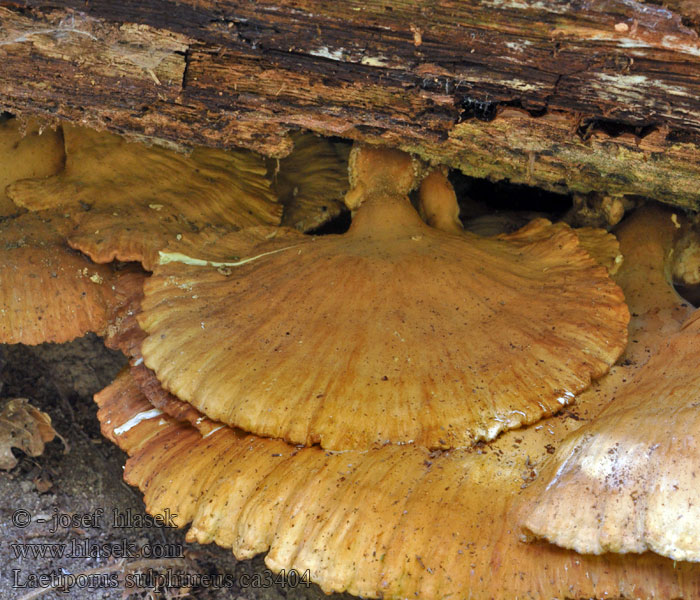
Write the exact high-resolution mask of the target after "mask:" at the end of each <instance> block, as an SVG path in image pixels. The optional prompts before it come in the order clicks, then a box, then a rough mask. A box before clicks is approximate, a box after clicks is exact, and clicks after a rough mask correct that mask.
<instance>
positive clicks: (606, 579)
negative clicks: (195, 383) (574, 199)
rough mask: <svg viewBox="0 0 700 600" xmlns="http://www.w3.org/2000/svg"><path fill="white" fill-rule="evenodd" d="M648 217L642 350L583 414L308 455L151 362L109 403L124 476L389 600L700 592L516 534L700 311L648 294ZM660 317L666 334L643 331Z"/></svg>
mask: <svg viewBox="0 0 700 600" xmlns="http://www.w3.org/2000/svg"><path fill="white" fill-rule="evenodd" d="M647 217H648V214H644V213H641V214H640V215H639V218H638V219H636V218H635V215H632V217H631V218H630V221H629V224H628V226H627V227H626V228H625V231H623V232H621V236H620V241H621V245H622V248H623V252H625V251H626V249H627V248H628V246H629V247H630V248H631V247H632V246H633V245H634V244H635V243H636V238H637V236H638V235H640V234H641V235H643V236H644V237H645V238H648V239H650V240H653V243H650V244H649V246H648V248H649V249H650V250H651V252H649V253H647V254H645V253H641V254H639V255H637V256H635V261H636V263H637V264H636V265H635V264H633V263H632V262H631V261H629V260H628V261H625V263H623V265H622V267H621V271H620V273H619V274H618V280H622V281H624V282H625V285H623V289H624V291H625V293H626V295H627V297H628V299H629V301H630V302H631V303H632V304H633V305H634V306H637V307H638V309H639V312H638V313H635V315H634V316H633V318H632V320H631V324H630V329H631V331H632V332H634V336H635V338H634V339H636V340H637V341H638V343H637V344H632V345H631V346H630V348H629V349H628V350H627V353H626V357H627V359H626V360H625V362H624V363H623V364H621V365H617V366H615V367H614V372H612V373H611V374H609V375H607V376H606V377H605V378H603V379H601V380H600V381H599V382H598V383H597V384H596V386H595V387H594V388H591V389H589V390H587V391H586V392H584V393H583V394H581V395H580V396H579V397H578V398H577V402H576V404H575V405H574V406H573V407H572V408H571V409H570V410H567V411H564V412H562V413H560V414H557V415H554V416H552V417H549V418H547V419H545V420H542V421H540V422H539V423H538V424H536V425H533V426H530V427H527V428H524V429H519V430H515V431H509V432H506V433H504V434H503V435H501V436H500V437H499V438H497V439H496V440H494V441H493V442H491V443H490V444H484V445H478V446H477V447H474V448H471V449H463V450H450V451H446V452H445V451H431V450H430V449H427V448H422V447H420V446H417V445H415V444H407V445H388V446H384V447H382V448H374V449H371V450H369V451H356V450H351V451H347V452H340V453H336V452H327V451H324V450H322V449H320V448H318V447H309V448H300V447H298V446H292V445H290V444H288V443H285V442H283V441H281V440H276V439H269V438H260V437H257V436H255V435H249V434H246V433H245V432H242V431H240V430H234V429H232V428H230V427H226V426H222V424H219V425H218V426H217V425H216V424H215V423H212V422H211V421H210V420H209V419H206V418H205V417H204V416H203V415H200V416H197V414H196V412H193V411H192V407H189V406H187V405H186V404H185V403H183V402H181V401H179V400H178V399H176V398H174V397H172V396H169V394H167V392H165V391H164V390H162V389H161V388H160V386H159V384H158V382H157V381H156V379H155V377H154V375H153V374H152V373H150V374H149V372H148V370H147V369H145V368H144V367H143V365H141V364H139V366H138V367H137V369H138V373H137V372H135V371H134V370H132V371H131V372H130V371H124V372H123V373H122V374H121V375H120V377H119V378H118V380H117V381H115V382H114V383H113V384H112V385H111V386H109V387H108V388H106V389H105V390H103V391H102V392H101V393H100V394H98V395H97V396H96V401H97V402H98V403H99V404H100V412H99V417H100V421H101V423H102V428H103V431H104V433H105V435H107V436H108V437H110V439H112V440H114V441H115V442H116V443H117V444H119V445H120V446H121V447H122V448H123V449H124V450H125V451H126V452H127V453H128V454H129V455H130V458H129V460H128V462H127V465H126V469H125V478H126V480H127V481H128V482H129V483H131V484H133V485H137V486H138V487H139V488H140V489H141V490H142V491H143V493H144V497H145V501H146V505H147V508H148V511H149V512H151V513H153V514H158V513H162V512H163V511H164V510H165V509H166V508H169V509H170V510H171V512H172V513H177V515H178V517H177V519H178V521H177V523H178V525H180V526H184V525H186V524H187V523H189V522H191V523H192V525H191V528H190V529H189V531H188V534H187V537H188V539H189V540H191V541H197V542H200V543H208V542H216V543H217V544H219V545H221V546H223V547H227V548H228V547H230V548H232V550H233V552H234V553H235V554H236V556H237V557H239V558H249V557H251V556H253V555H254V554H257V553H259V552H265V551H268V555H267V557H266V562H267V564H268V566H269V567H270V568H271V569H273V570H281V569H286V570H289V569H297V570H300V571H303V570H306V569H310V572H311V576H312V579H313V581H315V582H317V583H318V584H319V585H320V586H321V587H322V588H323V589H324V591H326V592H331V591H349V592H351V593H353V594H357V595H362V596H364V597H383V598H387V599H388V598H407V597H420V598H426V599H430V598H447V597H470V598H472V599H474V600H481V599H483V600H487V599H488V600H494V599H496V600H505V599H511V598H545V597H546V598H551V597H557V598H564V597H572V598H579V597H581V598H583V597H585V598H607V597H621V598H651V597H659V598H676V597H687V598H693V597H696V596H697V595H698V594H700V571H699V570H698V569H699V567H698V566H697V565H695V564H692V563H688V562H679V563H674V561H672V560H670V559H668V558H665V557H661V556H656V555H654V554H651V553H646V554H643V555H606V556H590V555H579V554H577V553H575V552H573V551H567V550H564V549H561V548H557V547H556V546H553V545H551V544H548V543H546V542H535V543H532V544H524V543H522V542H521V541H520V534H519V530H518V526H517V523H518V521H517V516H518V514H519V511H521V510H522V503H523V501H524V500H527V499H528V498H529V497H530V490H531V489H532V487H528V484H529V483H530V482H531V481H532V479H533V477H536V473H537V471H538V470H539V469H540V468H541V465H542V464H543V463H544V460H545V458H546V457H548V456H549V455H550V452H551V450H552V449H553V447H554V446H556V445H559V444H560V443H562V440H564V439H565V438H566V436H567V435H568V434H569V433H571V432H572V431H575V430H576V429H577V428H579V427H581V425H583V424H584V423H585V422H586V421H587V420H589V419H592V418H594V417H595V416H596V415H597V414H598V413H599V412H600V410H601V409H602V408H603V407H604V406H605V405H606V404H607V403H608V402H609V401H610V399H611V398H613V397H615V396H617V395H618V394H619V391H620V389H622V387H623V386H624V382H625V379H628V378H630V377H631V375H632V374H633V373H635V372H637V371H638V370H639V369H640V368H641V367H642V365H643V364H644V362H645V361H646V359H647V356H648V353H647V352H646V349H647V348H650V347H655V345H656V344H658V343H660V341H661V340H663V337H664V334H663V333H662V332H667V331H672V330H677V329H678V328H680V321H682V319H683V318H685V315H687V314H689V311H690V310H691V309H690V308H689V307H687V305H685V304H684V303H683V301H682V299H680V298H678V297H677V296H675V295H674V293H673V289H672V288H671V287H670V286H669V285H668V284H666V287H667V288H668V291H669V293H668V295H665V294H663V293H661V292H662V290H661V289H659V288H658V287H656V288H651V289H650V288H649V287H646V286H644V285H643V283H644V282H645V281H647V280H649V278H650V274H652V273H653V272H656V271H658V270H659V269H660V275H659V277H660V278H663V277H664V269H665V268H666V267H667V259H668V256H669V254H670V253H669V250H670V249H671V247H672V244H671V243H670V242H671V241H672V239H671V238H669V236H668V235H666V234H667V232H666V231H664V230H663V228H662V229H659V228H657V229H654V228H653V227H652V228H648V227H647V226H648V225H649V224H650V223H652V221H651V220H648V219H647ZM625 286H626V287H625ZM650 315H651V316H652V318H653V319H654V321H653V322H654V323H655V325H656V327H646V326H645V324H646V323H649V322H650V321H649V317H650ZM126 329H128V330H129V331H130V332H131V335H132V336H135V337H139V336H141V337H142V336H143V335H144V334H143V333H139V332H138V331H137V330H136V329H135V328H134V327H133V326H129V325H127V326H126ZM128 345H129V347H131V348H137V346H138V343H134V342H133V341H132V342H130V343H129V344H128ZM132 357H133V358H135V361H134V362H135V363H140V360H139V358H140V357H139V356H138V354H134V355H132ZM147 398H148V399H147ZM154 404H155V405H157V406H158V407H159V408H158V409H157V410H154ZM170 415H174V416H175V417H176V418H172V417H171V416H170Z"/></svg>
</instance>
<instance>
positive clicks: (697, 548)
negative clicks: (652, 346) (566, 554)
mask: <svg viewBox="0 0 700 600" xmlns="http://www.w3.org/2000/svg"><path fill="white" fill-rule="evenodd" d="M698 365H700V311H697V312H696V313H695V314H694V315H693V316H692V317H691V319H690V320H689V321H688V322H687V324H686V325H685V326H684V327H683V329H682V330H681V331H680V332H678V333H676V334H675V335H673V336H671V337H670V338H669V339H668V341H667V342H666V343H665V344H664V345H663V347H662V349H661V350H660V351H659V352H658V353H657V354H656V355H655V356H654V357H653V358H652V359H651V360H649V362H647V364H646V365H645V366H644V368H643V369H642V370H641V371H640V372H639V373H638V374H637V376H636V377H635V378H634V380H633V381H631V382H629V383H628V385H627V386H626V387H625V388H624V389H623V390H622V393H621V394H619V396H617V397H615V398H614V399H613V400H612V402H610V404H609V405H608V407H607V408H606V410H605V411H603V412H602V413H601V414H600V415H599V416H598V417H597V418H596V419H595V420H593V421H592V422H591V423H589V424H587V425H586V426H585V427H582V428H581V429H579V430H578V431H576V432H575V433H573V434H572V435H570V436H569V437H568V438H567V439H566V440H564V442H563V444H562V445H561V447H560V448H559V449H558V451H557V453H556V454H555V455H554V457H553V460H552V461H551V464H550V465H548V467H547V469H546V471H545V472H543V473H542V475H541V478H540V481H539V482H538V485H537V494H536V495H535V497H534V498H533V500H532V502H531V504H530V505H528V506H527V507H526V508H525V510H524V511H523V512H524V516H523V526H524V528H525V530H526V531H527V532H528V533H529V534H530V535H534V536H536V537H538V538H539V537H542V538H545V539H547V540H549V541H550V542H553V543H555V544H557V545H559V546H563V547H565V548H572V549H574V550H576V551H577V552H583V553H592V554H602V553H604V552H645V551H647V550H652V551H654V552H657V553H659V554H662V555H664V556H668V557H670V558H673V559H674V560H692V561H700V481H699V478H700V410H699V409H698V406H699V405H700V378H699V377H698Z"/></svg>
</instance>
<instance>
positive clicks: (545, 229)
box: [139, 151, 629, 450]
mask: <svg viewBox="0 0 700 600" xmlns="http://www.w3.org/2000/svg"><path fill="white" fill-rule="evenodd" d="M390 158H391V160H392V165H393V164H396V163H401V162H402V161H403V163H404V165H403V166H404V167H406V166H407V167H408V168H411V167H410V165H411V161H410V160H409V159H405V158H404V156H401V155H399V156H396V155H395V152H394V151H392V154H391V156H390ZM395 159H396V160H395ZM377 162H378V164H381V163H380V162H379V161H377ZM390 172H393V171H391V170H390ZM392 181H394V180H390V179H387V177H385V176H374V177H373V178H370V179H369V183H368V184H367V185H366V186H365V189H368V190H372V189H375V190H376V189H380V190H382V191H381V192H380V193H379V194H374V193H369V194H368V195H366V196H363V198H362V199H361V200H362V202H361V204H362V206H361V207H360V208H359V209H358V210H357V213H356V215H355V217H354V220H353V223H352V226H351V228H350V230H349V231H348V233H346V234H344V235H329V236H324V237H321V238H309V237H307V236H303V235H301V234H295V233H294V232H290V231H286V232H285V233H284V234H283V235H282V238H281V239H268V240H262V241H261V242H260V243H258V244H257V245H251V246H250V247H249V249H248V250H247V251H245V252H242V248H241V243H240V237H239V234H238V233H234V234H229V235H228V236H226V237H224V238H221V240H220V242H219V245H218V249H219V251H220V253H221V255H222V256H230V255H231V254H233V255H236V256H238V257H239V258H238V259H237V260H234V261H229V262H227V261H226V260H225V259H222V260H220V261H211V260H209V261H208V262H207V261H199V262H200V264H195V263H197V262H198V261H196V260H193V257H189V258H188V257H180V260H182V261H184V262H181V263H175V262H173V263H170V264H166V265H163V266H161V267H159V268H157V269H156V273H155V275H154V277H152V278H151V279H149V281H148V282H147V283H146V285H145V300H144V303H143V308H144V312H143V314H142V315H140V317H139V318H140V323H141V326H142V327H143V328H144V329H145V330H146V331H147V332H148V333H149V337H148V338H147V339H146V341H145V342H144V344H143V355H144V359H145V362H146V364H147V366H149V367H150V368H152V369H153V370H155V372H156V374H157V376H158V378H159V380H160V381H161V382H162V383H163V385H164V387H165V388H166V389H168V390H169V391H170V392H172V393H173V394H175V395H176V396H177V397H179V398H180V399H182V400H185V401H187V402H189V403H191V404H192V405H193V406H195V407H196V408H197V409H198V410H200V411H201V412H203V413H204V414H206V415H207V416H209V417H210V418H212V419H213V420H216V421H221V422H223V423H227V424H229V425H232V426H237V427H240V428H242V429H244V430H246V431H251V432H253V433H256V434H258V435H265V436H271V437H280V438H284V439H286V440H288V441H291V442H294V443H301V444H307V445H308V444H313V443H320V444H321V445H322V446H323V447H324V448H328V449H336V450H341V449H342V450H344V449H349V448H368V447H370V446H372V445H374V444H383V443H386V442H394V443H399V442H411V441H413V442H415V443H417V444H422V445H425V446H428V447H459V446H467V445H471V444H473V443H474V442H475V441H478V440H489V439H493V438H494V437H495V436H496V435H498V433H499V432H501V431H503V430H505V429H508V428H513V427H518V426H520V425H522V424H525V423H531V422H533V421H536V420H538V419H540V418H541V417H542V416H543V415H547V414H552V413H553V412H556V411H557V410H559V409H560V408H561V407H562V405H565V404H568V403H569V402H570V401H571V400H572V399H573V397H574V395H575V394H576V393H578V392H579V391H581V390H583V389H585V388H586V387H587V386H588V385H589V383H590V380H591V378H592V377H600V376H601V375H602V374H603V373H605V372H606V371H607V370H608V369H609V367H610V365H611V364H613V363H614V361H615V359H616V358H617V357H618V356H619V354H620V353H621V352H622V349H623V348H624V346H625V343H626V333H627V330H626V326H627V321H628V318H629V315H628V312H627V308H626V306H625V304H624V301H623V297H622V292H621V291H620V289H619V288H618V287H617V286H616V285H615V284H614V283H613V282H612V281H611V280H610V279H609V278H608V276H607V273H606V272H605V270H604V269H602V268H600V267H599V266H597V265H596V264H595V263H594V262H593V260H591V259H590V257H589V256H588V254H587V253H586V252H584V251H583V250H581V249H580V247H579V244H578V240H577V238H576V236H575V235H574V234H573V233H571V231H570V230H569V229H568V228H567V227H566V226H564V225H561V226H559V225H556V226H553V225H551V224H550V223H549V222H547V221H544V220H540V221H537V222H535V223H533V224H531V225H530V226H528V227H527V228H525V229H523V230H521V231H519V232H516V233H515V234H512V235H510V236H501V237H499V238H497V239H483V238H479V237H478V236H474V235H466V234H461V235H449V234H446V233H443V232H441V231H438V230H435V229H433V228H431V227H428V226H427V225H425V224H424V223H423V222H422V221H421V220H420V218H419V216H418V214H417V213H416V212H415V210H414V209H413V208H412V207H411V205H410V203H409V201H408V199H407V198H405V197H401V196H398V195H396V194H390V193H388V192H387V191H386V190H388V189H390V186H391V185H392ZM377 182H379V184H378V186H377V185H376V184H377ZM400 187H401V189H405V187H406V186H404V185H403V184H401V186H400ZM207 252H208V253H209V254H208V255H209V257H210V258H211V249H209V250H207ZM185 262H189V263H191V264H185Z"/></svg>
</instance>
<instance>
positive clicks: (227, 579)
mask: <svg viewBox="0 0 700 600" xmlns="http://www.w3.org/2000/svg"><path fill="white" fill-rule="evenodd" d="M125 363H126V360H125V358H124V357H123V356H122V355H121V354H120V353H118V352H112V351H110V350H108V349H106V348H105V347H104V345H103V344H102V341H101V340H100V339H99V338H98V337H96V336H94V335H88V336H86V337H84V338H81V339H78V340H75V341H74V342H71V343H69V344H60V345H59V344H42V345H39V346H33V347H30V346H23V345H7V346H2V345H0V402H2V399H6V398H15V397H23V398H27V399H29V401H30V402H31V403H32V404H33V405H34V406H36V407H37V408H39V409H41V410H43V411H45V412H47V413H48V414H49V415H50V416H51V419H52V421H53V426H54V428H55V429H56V431H57V432H58V433H59V434H60V435H61V436H63V437H64V438H65V439H66V441H67V443H68V445H69V449H68V451H67V452H66V451H64V447H63V445H62V443H61V442H60V441H59V440H55V441H53V442H50V443H49V444H48V445H47V447H46V450H45V452H44V454H42V455H41V456H38V457H35V458H32V457H29V456H25V455H24V454H23V453H21V452H16V454H17V456H19V457H21V458H20V461H19V464H18V465H17V466H16V467H15V468H14V469H12V470H11V471H9V472H7V471H0V561H1V562H2V568H1V569H0V597H1V598H3V599H8V600H15V599H17V600H19V599H25V598H26V599H27V600H28V599H29V598H37V597H40V598H74V599H76V600H83V599H87V598H90V599H95V598H109V599H136V598H149V599H152V600H159V599H170V598H195V599H210V598H217V599H218V598H233V599H236V600H252V599H265V600H284V599H289V600H302V599H303V600H306V599H310V600H316V599H319V598H321V597H324V598H325V597H326V596H325V595H324V594H323V592H321V590H320V589H319V588H318V587H317V586H315V585H310V586H307V585H304V584H301V583H298V582H295V581H293V580H292V578H289V580H288V581H287V582H284V581H277V582H275V581H274V580H273V578H274V577H275V576H274V575H272V574H271V573H270V572H269V571H267V570H266V567H265V564H264V562H263V559H262V557H257V558H256V559H254V560H252V561H236V559H235V558H234V557H233V555H232V553H231V552H230V551H229V550H225V549H223V548H219V547H217V546H214V545H209V546H200V545H198V544H188V543H186V542H185V534H184V531H183V530H175V529H169V528H160V527H155V528H153V527H151V528H147V527H133V528H115V527H114V526H113V525H114V515H113V511H114V510H115V509H116V510H117V511H118V512H120V513H122V514H125V513H126V511H127V510H129V509H130V510H131V512H132V514H134V515H143V514H145V510H144V505H143V502H142V500H141V494H140V493H139V491H138V490H136V489H133V488H131V487H129V486H128V485H127V484H125V483H124V482H123V481H122V468H123V465H124V463H125V461H126V454H124V453H123V452H122V451H121V450H119V449H118V448H117V447H116V446H114V445H113V444H112V443H110V442H109V441H107V440H106V439H104V438H103V437H102V435H101V434H100V429H99V423H98V421H97V417H96V412H97V407H96V405H95V404H94V402H93V401H92V395H93V394H94V393H95V392H97V391H99V390H101V389H102V388H104V387H105V386H107V385H109V384H110V383H111V382H112V380H113V379H114V377H115V376H116V374H117V373H118V372H119V370H120V369H121V367H122V366H123V365H124V364H125ZM98 509H102V511H103V513H104V516H103V517H102V518H101V519H99V520H98V523H99V525H100V526H99V527H91V526H88V527H82V526H78V527H70V526H68V527H65V528H64V527H58V528H56V530H55V531H52V530H53V529H54V527H53V524H52V520H51V519H52V515H54V514H65V515H92V514H94V513H95V511H97V510H98ZM18 510H22V511H27V512H28V513H29V514H30V515H31V517H32V522H31V523H30V524H29V525H27V526H26V527H18V526H17V525H15V524H13V515H14V514H16V511H18ZM21 514H22V515H26V513H21ZM64 518H66V517H64ZM37 519H47V520H48V522H45V523H38V522H36V521H37ZM47 544H49V545H53V546H47ZM85 544H87V545H88V547H91V546H94V545H95V544H99V545H102V544H110V547H112V546H113V545H124V544H132V546H130V547H129V552H130V553H131V554H134V553H135V554H137V555H136V556H130V557H129V558H126V559H125V560H122V561H120V560H119V559H115V558H107V557H89V556H88V557H78V558H75V557H70V556H69V554H70V553H71V550H72V548H73V547H75V546H78V547H82V548H85ZM20 548H21V550H20ZM43 548H48V549H49V550H48V553H47V555H46V556H44V557H32V556H26V557H21V556H17V552H18V550H19V552H27V553H28V554H30V555H31V553H32V552H33V551H36V552H42V551H43ZM51 548H54V551H55V552H60V551H61V549H63V550H64V556H63V557H60V558H54V557H52V556H51V555H50V552H51ZM148 548H150V549H151V552H152V555H157V554H163V553H166V555H167V556H166V557H165V558H158V557H155V558H154V557H153V556H149V557H144V556H138V552H139V550H141V549H145V550H147V549H148ZM145 550H144V552H145ZM172 555H174V556H172ZM79 573H91V574H93V577H92V578H91V581H87V580H85V579H83V580H81V581H80V584H82V585H85V584H86V583H96V584H97V587H89V586H88V587H81V586H80V585H76V586H73V587H72V588H71V589H70V590H68V591H65V592H62V591H60V590H55V589H54V590H51V589H47V588H46V586H47V583H50V581H49V582H47V581H43V582H41V581H37V580H36V579H33V578H34V577H36V576H40V575H44V576H51V575H52V574H54V575H63V576H64V581H66V580H67V578H68V576H69V575H77V574H79ZM168 574H169V575H170V582H171V583H173V584H174V585H172V586H171V587H168V586H165V587H160V586H159V585H158V581H156V579H155V576H157V575H161V576H162V577H165V576H167V575H168ZM130 575H131V579H130V580H127V577H128V576H130ZM177 575H188V576H190V579H189V582H195V583H196V582H197V581H199V582H202V584H201V585H195V586H193V587H188V586H187V585H184V586H181V585H178V584H181V583H188V581H187V580H185V579H179V580H177V579H176V577H175V576H177ZM148 576H151V580H150V581H144V579H143V578H146V577H148ZM204 576H212V577H213V579H212V580H210V581H209V582H207V581H202V580H203V577H204ZM256 576H257V579H256ZM139 578H141V579H139ZM217 578H218V579H217ZM278 579H279V578H278ZM161 581H162V578H161ZM142 582H143V583H150V584H151V585H147V586H146V587H145V588H139V587H136V585H135V584H138V583H142ZM295 583H296V585H294V584H295ZM37 584H38V585H40V587H29V586H31V585H35V586H36V585H37ZM246 584H247V585H246ZM18 585H24V586H27V587H22V588H20V587H17V586H18ZM113 586H116V587H113ZM340 597H341V596H337V598H340Z"/></svg>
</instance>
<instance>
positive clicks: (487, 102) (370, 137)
mask: <svg viewBox="0 0 700 600" xmlns="http://www.w3.org/2000/svg"><path fill="white" fill-rule="evenodd" d="M669 7H670V8H671V9H672V10H669V9H667V8H663V7H659V6H656V5H655V4H651V3H648V4H643V3H640V2H635V1H633V0H601V1H599V2H589V1H586V0H557V1H552V2H546V3H543V2H538V1H536V0H483V1H481V2H477V1H475V0H462V1H456V0H442V1H441V2H433V1H428V0H413V1H408V0H387V1H385V2H381V3H380V2H376V1H372V2H366V1H360V0H349V1H347V2H328V1H322V0H295V1H292V0H261V1H258V2H253V1H252V0H225V1H223V2H214V1H213V0H181V1H179V2H175V1H174V0H147V1H139V2H137V1H136V0H126V1H123V2H111V1H109V0H91V1H90V2H89V3H86V2H85V1H84V0H56V1H54V2H51V3H50V4H49V3H48V2H45V1H41V0H23V1H18V0H0V64H1V65H2V67H1V68H0V106H2V107H3V108H4V109H6V110H10V111H14V112H25V113H37V114H44V115H46V114H50V115H53V116H56V117H60V118H66V119H69V120H71V121H77V122H82V123H88V124H91V125H94V126H98V127H102V128H108V129H112V130H115V131H119V132H122V133H126V134H130V135H137V136H146V137H149V138H153V139H156V140H160V141H166V142H174V143H177V144H180V145H194V144H203V145H209V146H218V147H225V146H230V145H237V146H244V147H248V148H253V149H255V150H258V151H260V152H263V153H265V154H268V155H271V156H278V157H279V156H284V155H285V154H287V153H288V152H289V149H290V139H289V136H288V132H289V131H290V130H294V129H297V128H303V129H311V130H313V131H316V132H319V133H322V134H325V135H339V136H343V137H347V138H352V139H361V140H366V141H371V142H382V143H388V144H392V145H395V146H400V147H402V148H404V149H407V150H411V151H414V152H417V153H418V154H420V155H422V156H423V157H425V158H428V159H430V160H433V161H437V162H443V163H446V164H449V165H450V166H452V167H457V168H460V169H462V170H463V171H464V172H465V173H467V174H469V175H475V176H481V177H489V178H492V179H503V178H508V179H511V180H513V181H516V182H522V183H530V184H532V185H538V186H541V187H543V188H546V189H550V190H555V191H578V192H583V193H586V192H589V191H593V190H597V191H601V192H606V193H611V194H639V195H643V196H649V197H653V198H656V199H659V200H662V201H664V202H669V203H672V204H676V205H679V206H684V207H689V208H697V207H698V205H700V201H699V200H698V191H697V183H696V182H697V180H698V175H699V173H698V171H700V69H699V68H698V67H700V42H699V41H698V34H697V31H696V27H697V23H698V21H699V19H698V15H699V14H700V13H698V10H697V8H696V7H695V6H694V5H693V3H690V2H685V0H669ZM673 10H677V11H678V12H677V13H676V12H673Z"/></svg>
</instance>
